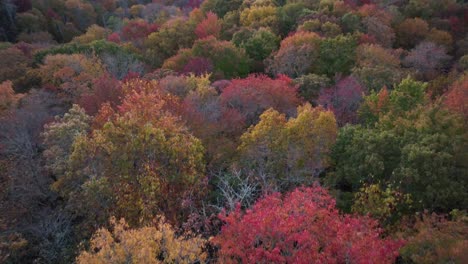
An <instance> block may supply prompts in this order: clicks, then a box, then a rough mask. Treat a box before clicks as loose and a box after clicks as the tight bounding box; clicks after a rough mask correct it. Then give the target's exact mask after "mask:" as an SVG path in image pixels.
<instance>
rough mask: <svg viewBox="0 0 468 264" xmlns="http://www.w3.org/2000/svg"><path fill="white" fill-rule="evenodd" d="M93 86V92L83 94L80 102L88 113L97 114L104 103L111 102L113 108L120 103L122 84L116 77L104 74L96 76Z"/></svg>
mask: <svg viewBox="0 0 468 264" xmlns="http://www.w3.org/2000/svg"><path fill="white" fill-rule="evenodd" d="M92 86H93V90H92V92H89V93H85V94H83V95H81V98H80V99H79V102H78V104H79V105H80V106H81V107H83V109H84V110H85V111H86V113H87V114H88V115H94V114H96V113H97V112H98V111H99V109H100V108H101V105H102V104H104V103H109V104H110V105H111V106H112V107H113V108H115V107H116V106H117V105H118V104H120V101H121V99H122V98H121V97H122V86H121V83H120V82H119V81H118V80H117V79H115V78H114V77H111V76H109V75H103V76H101V77H99V78H96V79H95V80H94V81H93V85H92Z"/></svg>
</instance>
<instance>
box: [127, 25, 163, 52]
mask: <svg viewBox="0 0 468 264" xmlns="http://www.w3.org/2000/svg"><path fill="white" fill-rule="evenodd" d="M156 30H158V26H157V25H156V24H149V23H148V22H146V21H144V20H132V21H130V22H128V23H127V24H126V25H125V26H124V27H123V28H122V34H121V36H122V39H123V40H126V41H131V42H132V43H133V45H135V46H136V47H137V48H141V47H142V46H143V42H144V40H145V39H146V37H148V35H149V34H151V33H153V32H155V31H156Z"/></svg>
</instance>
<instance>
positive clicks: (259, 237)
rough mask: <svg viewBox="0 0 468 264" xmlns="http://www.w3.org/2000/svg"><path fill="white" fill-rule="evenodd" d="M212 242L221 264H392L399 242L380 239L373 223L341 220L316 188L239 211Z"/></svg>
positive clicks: (274, 196)
mask: <svg viewBox="0 0 468 264" xmlns="http://www.w3.org/2000/svg"><path fill="white" fill-rule="evenodd" d="M220 218H221V219H222V220H223V221H224V222H225V225H224V226H223V227H222V229H221V233H220V234H219V235H218V236H217V237H215V238H214V242H215V244H217V245H218V246H220V250H219V256H220V260H221V262H223V263H238V262H241V263H393V262H394V261H395V258H396V257H397V256H398V249H399V248H400V247H401V246H402V245H403V243H402V242H401V241H394V240H391V239H389V238H384V239H383V238H381V229H379V228H378V227H377V222H376V221H375V220H372V219H370V218H368V217H361V216H351V215H340V214H339V212H338V210H337V209H336V208H335V200H334V199H333V198H332V197H331V196H330V195H329V194H328V193H327V191H326V190H325V189H323V188H321V187H319V186H315V187H310V188H298V189H296V190H294V191H293V192H291V193H288V194H286V195H285V196H284V197H282V195H281V194H280V193H275V194H272V195H269V196H267V197H265V198H263V199H261V200H259V201H258V202H257V203H256V204H255V205H254V206H253V208H251V209H249V210H247V211H246V212H245V213H243V212H242V211H241V209H240V208H239V207H238V208H237V209H236V210H235V211H234V212H232V213H231V214H229V215H228V216H225V215H223V214H222V215H221V216H220Z"/></svg>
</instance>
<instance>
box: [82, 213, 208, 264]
mask: <svg viewBox="0 0 468 264" xmlns="http://www.w3.org/2000/svg"><path fill="white" fill-rule="evenodd" d="M111 224H112V225H113V230H112V231H109V230H107V229H105V228H101V229H99V230H98V231H97V232H96V233H95V234H94V236H93V238H92V239H91V247H90V248H91V250H89V251H82V252H81V253H80V255H79V256H78V257H77V258H76V262H77V263H78V264H104V263H147V264H150V263H155V264H156V263H204V262H205V259H206V254H205V253H204V252H203V247H204V245H205V244H206V240H204V239H201V238H199V237H192V238H188V237H185V236H179V237H178V236H176V234H175V231H174V229H173V228H172V227H171V226H170V225H169V224H167V223H165V222H164V220H163V219H161V220H160V221H159V222H157V223H156V225H155V226H147V227H142V228H138V229H129V227H128V224H127V223H126V222H125V220H124V219H121V220H120V221H117V220H116V219H115V218H111Z"/></svg>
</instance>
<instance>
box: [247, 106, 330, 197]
mask: <svg viewBox="0 0 468 264" xmlns="http://www.w3.org/2000/svg"><path fill="white" fill-rule="evenodd" d="M336 136H337V125H336V120H335V117H334V115H333V113H332V112H330V111H326V110H325V109H323V108H321V107H317V108H313V107H312V106H311V105H310V104H305V105H304V106H300V107H298V109H297V117H296V118H291V119H289V120H288V121H287V120H286V117H285V116H284V115H283V114H280V113H279V112H277V111H276V110H273V109H269V110H267V111H265V112H264V113H263V114H262V115H261V116H260V121H259V123H258V124H257V125H255V126H252V127H251V128H250V129H249V130H248V131H247V132H246V133H244V134H243V135H242V137H241V145H240V146H239V148H238V151H239V165H240V166H241V168H242V169H244V170H247V171H251V172H252V173H253V174H255V175H257V177H259V180H260V182H261V184H262V187H263V188H264V189H265V188H266V191H268V190H269V189H283V188H289V187H291V186H294V185H297V184H304V183H310V182H312V181H313V180H314V179H315V177H317V176H318V175H319V174H320V173H321V172H323V170H324V169H325V168H327V167H328V166H329V157H328V154H329V152H330V149H331V147H332V145H333V144H334V142H335V139H336Z"/></svg>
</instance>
